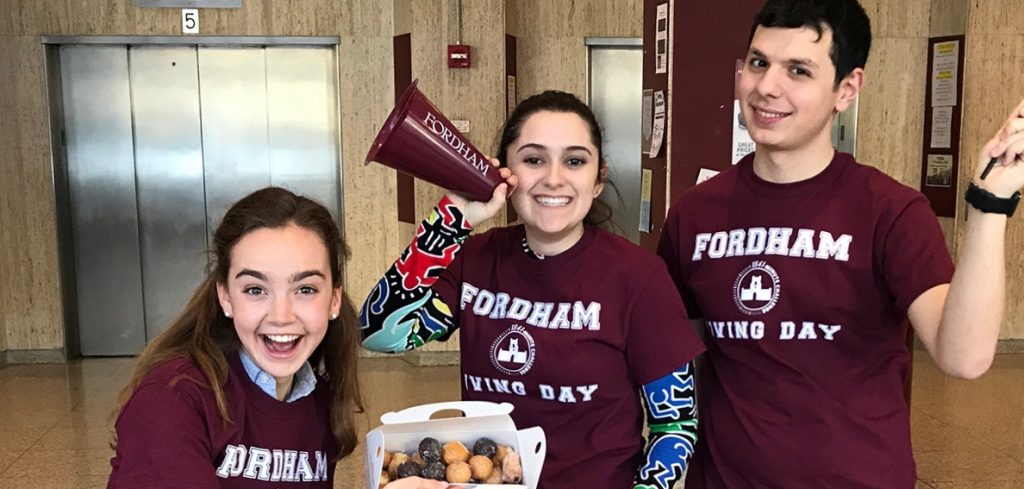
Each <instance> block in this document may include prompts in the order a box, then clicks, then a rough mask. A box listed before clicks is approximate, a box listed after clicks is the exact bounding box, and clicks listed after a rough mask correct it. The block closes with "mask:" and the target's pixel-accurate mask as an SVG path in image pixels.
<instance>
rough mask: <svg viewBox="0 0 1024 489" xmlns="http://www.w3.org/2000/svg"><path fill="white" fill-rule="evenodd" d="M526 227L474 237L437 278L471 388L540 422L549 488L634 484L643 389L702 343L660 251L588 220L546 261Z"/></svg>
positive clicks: (515, 414) (465, 385) (531, 422)
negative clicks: (530, 248) (531, 250)
mask: <svg viewBox="0 0 1024 489" xmlns="http://www.w3.org/2000/svg"><path fill="white" fill-rule="evenodd" d="M523 233H524V230H523V227H522V226H515V227H510V228H502V229H494V230H491V231H490V232H487V233H485V234H483V235H479V236H473V237H471V238H470V239H469V240H467V241H466V243H465V244H464V245H463V247H462V250H461V251H460V252H459V254H458V255H457V256H456V258H455V261H453V262H452V264H451V265H450V266H449V267H448V269H447V270H446V271H445V272H444V273H443V274H442V276H441V278H440V279H439V280H438V282H437V283H436V284H434V286H433V287H434V290H435V291H437V292H438V294H439V295H440V297H441V298H442V299H443V300H444V301H445V302H446V303H447V304H448V305H449V307H450V308H451V309H452V311H454V312H455V316H456V318H457V322H458V326H459V328H460V331H461V333H460V341H461V343H460V347H461V351H462V397H463V399H467V400H483V401H493V402H510V403H512V404H513V405H514V406H515V410H514V411H512V418H513V419H514V420H515V422H516V425H517V426H519V427H520V428H528V427H531V426H541V427H542V428H544V431H545V434H546V436H547V442H548V448H547V459H546V460H545V463H544V469H543V471H542V472H541V482H540V487H541V488H542V489H556V488H572V489H580V488H609V489H626V488H629V487H631V484H632V482H633V476H634V475H635V474H636V471H637V469H638V467H639V465H640V463H641V455H642V450H643V438H642V437H641V430H642V428H643V409H642V406H641V400H640V395H639V388H640V387H641V386H642V385H643V384H646V383H648V382H651V381H653V380H656V379H659V378H661V377H663V376H665V375H668V374H669V373H670V372H672V371H674V370H675V369H677V368H678V367H681V366H682V365H684V364H686V362H688V361H690V360H692V359H693V358H694V357H695V356H696V355H697V354H699V353H700V352H701V351H702V350H703V345H702V344H701V343H700V340H699V339H698V338H697V335H696V334H695V333H694V331H693V329H692V328H691V327H690V326H689V321H688V320H687V318H686V313H685V312H684V308H683V305H682V302H681V301H680V299H679V297H678V294H676V292H675V289H674V287H673V285H672V281H671V279H670V278H669V276H668V273H667V272H666V271H665V266H664V264H663V263H662V262H661V260H659V259H658V257H657V256H655V255H653V254H651V253H647V252H645V251H643V250H641V249H640V248H638V247H637V246H636V245H633V244H632V243H630V242H628V241H626V240H624V239H622V238H620V237H618V236H615V235H613V234H611V233H608V232H605V231H601V230H598V229H592V228H587V229H586V231H585V232H584V234H583V237H582V238H581V239H580V241H579V242H578V243H576V244H575V245H574V246H573V247H572V248H570V249H569V250H567V251H565V252H563V253H561V254H559V255H557V256H550V257H547V258H545V259H543V260H538V259H536V258H534V257H531V256H529V255H527V254H526V253H525V252H524V251H523V244H522V243H523V236H524V235H523Z"/></svg>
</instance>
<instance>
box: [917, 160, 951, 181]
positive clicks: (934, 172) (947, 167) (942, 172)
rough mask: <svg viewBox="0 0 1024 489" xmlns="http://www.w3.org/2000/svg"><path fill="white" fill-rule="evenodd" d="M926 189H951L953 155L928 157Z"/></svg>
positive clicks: (925, 179)
mask: <svg viewBox="0 0 1024 489" xmlns="http://www.w3.org/2000/svg"><path fill="white" fill-rule="evenodd" d="M927 171H928V173H927V174H926V175H925V178H924V184H925V186H926V187H951V186H952V185H953V155H928V169H927Z"/></svg>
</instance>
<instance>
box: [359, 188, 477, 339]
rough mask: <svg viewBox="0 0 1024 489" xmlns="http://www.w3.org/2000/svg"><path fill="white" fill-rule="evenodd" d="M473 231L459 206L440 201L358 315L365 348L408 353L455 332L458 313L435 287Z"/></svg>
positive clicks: (446, 200) (443, 200) (444, 200)
mask: <svg viewBox="0 0 1024 489" xmlns="http://www.w3.org/2000/svg"><path fill="white" fill-rule="evenodd" d="M471 229H472V228H471V226H470V225H469V223H467V222H466V220H465V219H464V218H463V216H462V212H460V211H459V209H458V207H456V206H455V204H454V203H452V202H451V200H449V199H448V197H444V198H443V199H441V202H439V203H438V204H437V207H435V208H434V211H433V212H431V213H430V217H428V218H427V219H425V220H424V221H423V222H422V223H420V226H419V228H417V230H416V237H415V238H414V239H413V241H412V243H411V244H410V245H409V247H408V248H406V249H405V251H404V252H402V254H401V256H400V257H399V258H398V261H396V262H395V264H394V265H392V266H391V268H389V269H388V271H387V273H385V274H384V276H383V277H381V279H380V281H378V282H377V285H376V286H375V287H374V288H373V290H371V291H370V294H369V295H368V296H367V297H366V302H364V303H363V308H362V310H361V311H360V312H359V321H360V323H362V330H361V334H362V338H363V347H365V348H366V349H368V350H373V351H379V352H387V353H397V352H403V351H408V350H412V349H414V348H419V347H420V346H423V345H424V344H426V343H427V342H429V341H433V340H436V339H438V338H441V337H443V336H445V335H447V334H448V333H449V332H450V331H452V330H454V329H455V327H456V321H455V314H453V312H452V310H451V308H450V307H448V304H446V303H445V302H444V301H443V300H442V299H441V297H440V296H439V295H437V294H436V293H435V291H434V290H433V289H432V288H431V286H432V285H434V283H435V282H437V279H438V277H440V276H441V273H442V272H443V271H444V270H445V269H446V268H447V267H448V265H450V264H451V263H452V261H453V260H454V259H455V255H456V254H457V253H458V252H459V250H460V249H461V248H462V243H463V242H464V241H465V240H466V238H468V237H469V232H470V230H471Z"/></svg>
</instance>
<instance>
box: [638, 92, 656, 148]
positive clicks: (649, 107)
mask: <svg viewBox="0 0 1024 489" xmlns="http://www.w3.org/2000/svg"><path fill="white" fill-rule="evenodd" d="M640 114H641V115H640V117H641V120H640V138H641V139H640V152H642V153H644V154H647V153H649V152H650V151H651V136H652V135H653V132H654V90H651V89H647V90H644V95H643V106H642V109H641V112H640Z"/></svg>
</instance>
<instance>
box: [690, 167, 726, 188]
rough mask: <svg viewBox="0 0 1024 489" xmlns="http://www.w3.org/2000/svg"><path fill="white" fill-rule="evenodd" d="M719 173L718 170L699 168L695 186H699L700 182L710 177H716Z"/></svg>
mask: <svg viewBox="0 0 1024 489" xmlns="http://www.w3.org/2000/svg"><path fill="white" fill-rule="evenodd" d="M719 173H720V172H719V171H718V170H712V169H710V168H701V169H700V172H699V173H697V183H696V184H695V185H700V184H701V183H702V182H706V181H708V180H710V179H711V177H713V176H715V175H718V174H719Z"/></svg>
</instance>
